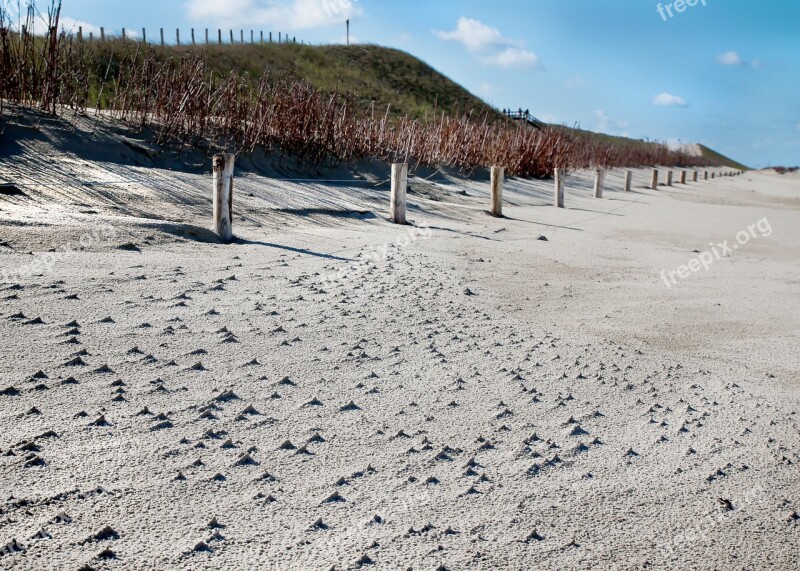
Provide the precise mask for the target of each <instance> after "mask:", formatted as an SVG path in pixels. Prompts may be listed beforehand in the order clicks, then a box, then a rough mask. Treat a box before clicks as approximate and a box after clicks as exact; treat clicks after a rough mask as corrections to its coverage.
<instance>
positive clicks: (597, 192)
mask: <svg viewBox="0 0 800 571" xmlns="http://www.w3.org/2000/svg"><path fill="white" fill-rule="evenodd" d="M605 179H606V171H605V169H596V170H595V173H594V197H595V198H603V185H604V183H605Z"/></svg>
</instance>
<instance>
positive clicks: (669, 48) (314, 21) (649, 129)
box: [0, 0, 800, 167]
mask: <svg viewBox="0 0 800 571" xmlns="http://www.w3.org/2000/svg"><path fill="white" fill-rule="evenodd" d="M0 1H2V0H0ZM685 1H686V2H687V3H694V4H696V5H694V6H689V5H687V4H681V1H680V0H677V1H676V0H672V1H663V0H662V2H661V3H660V4H659V2H657V1H652V0H528V1H521V0H519V1H518V0H496V1H494V2H487V1H486V0H457V1H456V0H434V1H423V0H406V1H403V2H386V1H379V0H226V1H220V0H138V1H136V2H116V1H114V2H109V1H108V0H64V11H63V13H64V16H66V17H67V18H68V20H67V21H68V22H71V21H80V22H84V23H85V25H86V26H87V28H88V26H89V25H92V26H104V27H105V28H106V29H107V30H108V29H112V30H119V29H120V28H122V27H126V28H128V29H129V30H131V29H133V30H140V29H141V28H142V27H146V28H147V29H148V35H150V37H156V33H157V30H158V28H159V27H164V28H166V29H168V30H170V32H169V33H170V34H171V36H173V37H174V30H175V28H177V27H180V28H181V29H182V37H184V38H186V37H188V33H189V28H191V27H195V28H198V29H204V28H206V27H209V28H212V29H216V28H218V27H224V28H235V29H237V30H238V29H239V28H244V29H245V30H248V31H249V30H250V29H255V30H256V31H257V32H256V34H258V31H259V30H264V31H265V32H268V31H273V32H276V33H277V32H278V31H284V32H286V31H288V32H290V33H291V34H292V35H294V36H297V38H298V40H300V39H302V40H305V41H310V42H313V43H328V42H338V41H342V39H343V38H344V36H345V27H344V20H345V19H346V18H347V17H350V18H351V20H352V32H351V34H352V36H353V37H354V38H355V39H356V40H357V41H360V42H364V43H376V44H381V45H386V46H391V47H396V48H399V49H403V50H406V51H408V52H410V53H412V54H414V55H416V56H418V57H420V58H422V59H424V60H425V61H427V62H428V63H429V64H431V65H432V66H433V67H435V68H436V69H438V70H439V71H441V72H443V73H445V74H446V75H448V76H449V77H451V78H452V79H454V80H455V81H457V82H459V83H460V84H462V85H464V86H465V87H466V88H468V89H469V90H470V91H472V92H473V93H475V94H477V95H479V96H480V97H482V98H484V99H486V100H487V101H489V102H491V103H493V104H494V105H496V106H497V107H500V108H502V107H511V108H519V107H522V108H523V109H525V108H529V109H530V110H531V112H532V113H534V114H535V115H536V116H538V117H540V118H541V119H543V120H546V121H550V122H558V123H566V124H569V125H573V124H575V123H578V124H580V126H582V127H583V128H587V129H592V130H598V131H603V132H608V133H612V134H618V135H628V136H631V137H637V138H649V139H657V140H667V141H670V142H677V141H681V142H701V143H704V144H707V145H708V146H710V147H712V148H714V149H716V150H718V151H720V152H722V153H724V154H727V155H729V156H731V157H733V158H735V159H737V160H740V161H742V162H744V163H746V164H748V165H749V166H755V167H760V166H765V165H768V164H773V165H776V164H786V165H789V164H791V165H796V164H800V2H797V0H769V1H762V2H753V1H752V0H685ZM659 6H661V12H659V10H658V7H659ZM668 6H669V10H668V9H667V7H668ZM681 9H682V10H681ZM670 13H671V14H672V16H671V17H670ZM661 14H663V16H662V15H661ZM246 35H249V32H246ZM237 37H238V33H237Z"/></svg>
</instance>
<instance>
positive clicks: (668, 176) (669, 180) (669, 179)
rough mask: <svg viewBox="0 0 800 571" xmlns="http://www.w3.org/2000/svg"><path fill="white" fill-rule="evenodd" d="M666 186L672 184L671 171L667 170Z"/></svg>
mask: <svg viewBox="0 0 800 571" xmlns="http://www.w3.org/2000/svg"><path fill="white" fill-rule="evenodd" d="M667 186H672V171H667Z"/></svg>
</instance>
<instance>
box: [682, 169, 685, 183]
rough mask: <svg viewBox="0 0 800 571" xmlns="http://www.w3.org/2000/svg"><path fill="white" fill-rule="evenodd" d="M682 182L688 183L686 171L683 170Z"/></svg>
mask: <svg viewBox="0 0 800 571" xmlns="http://www.w3.org/2000/svg"><path fill="white" fill-rule="evenodd" d="M681 184H686V171H681Z"/></svg>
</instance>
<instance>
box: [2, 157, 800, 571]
mask: <svg viewBox="0 0 800 571" xmlns="http://www.w3.org/2000/svg"><path fill="white" fill-rule="evenodd" d="M37 144H38V143H37ZM31 145H33V144H31ZM42 145H44V146H43V147H38V149H39V150H41V149H42V148H46V149H49V150H48V152H49V153H54V152H55V151H53V149H52V148H48V147H46V145H45V143H42ZM34 146H35V145H34ZM49 156H51V157H53V158H52V160H54V161H56V163H54V164H58V165H59V166H60V167H62V168H63V167H65V165H66V164H67V163H66V162H65V161H67V160H74V161H76V164H77V165H78V167H76V168H79V169H80V170H79V171H78V172H79V176H80V177H85V176H89V177H90V178H91V179H92V180H99V177H103V176H111V175H110V174H109V173H112V172H113V173H114V175H113V176H118V175H119V176H123V177H129V176H130V173H131V172H134V171H136V169H135V168H134V167H131V166H128V165H123V164H115V165H114V164H110V163H104V162H84V160H83V159H79V158H76V157H75V156H72V158H70V155H66V154H65V155H62V156H59V155H55V156H54V155H52V154H50V155H49ZM34 157H35V155H34V154H32V152H31V149H28V151H26V152H25V153H24V154H16V155H14V158H13V160H12V159H11V158H9V154H8V153H6V154H5V155H3V154H1V153H0V159H2V160H0V179H2V178H3V176H2V175H4V174H5V175H6V176H8V175H9V174H12V175H13V174H14V173H15V172H16V173H18V172H19V171H18V170H15V169H19V168H21V167H20V162H21V159H22V158H24V159H25V160H28V161H29V163H25V167H26V168H29V169H30V170H29V171H28V172H30V173H32V174H31V176H32V177H34V178H35V176H36V175H37V174H38V175H39V176H42V173H43V172H46V169H42V170H37V169H38V168H39V167H37V163H36V160H38V159H35V158H34ZM22 162H24V161H22ZM197 168H198V169H202V168H204V167H203V166H202V165H201V166H200V167H197ZM87 170H88V174H87ZM140 172H143V173H146V175H147V176H150V177H156V178H158V179H159V180H160V182H158V183H157V184H156V183H152V182H151V183H143V184H138V185H116V186H112V187H79V186H75V185H73V186H70V185H67V184H64V183H63V182H58V184H56V185H55V186H52V187H45V186H33V187H25V191H26V192H27V193H28V194H29V197H27V198H19V197H0V242H7V243H8V246H10V247H3V246H0V268H2V269H3V270H10V269H16V268H20V267H23V266H25V265H29V264H30V262H31V260H32V258H36V257H37V256H41V255H42V254H44V253H46V252H47V250H49V249H51V248H56V249H58V248H60V247H61V246H63V245H64V244H65V243H66V242H68V241H71V242H72V243H73V244H77V243H78V240H79V238H80V237H81V236H85V235H86V234H87V233H89V235H91V233H92V232H93V231H97V229H98V228H102V227H103V226H102V224H110V225H111V228H112V229H113V230H108V229H106V231H105V234H103V233H101V234H99V235H98V238H99V239H96V240H95V239H90V240H88V241H86V245H87V246H88V248H87V249H86V250H85V251H80V250H76V251H73V252H71V253H59V254H57V255H56V256H55V258H54V259H52V260H50V261H51V262H52V271H49V270H47V268H45V271H43V272H42V271H40V272H39V273H40V274H42V275H32V276H22V277H19V279H16V280H14V283H15V284H18V285H14V286H9V285H2V286H0V338H1V339H2V344H3V351H2V353H1V354H0V391H2V390H3V389H6V387H14V388H15V389H16V391H7V393H8V394H3V395H0V499H2V504H0V546H2V545H6V544H7V543H9V542H12V541H14V540H16V542H18V545H19V546H21V547H23V548H24V551H18V550H17V549H9V550H8V551H9V553H8V554H7V555H4V556H0V568H1V569H78V568H80V567H81V566H83V565H85V564H88V565H89V566H91V568H94V569H156V568H158V569H222V568H238V569H331V568H334V567H335V568H336V569H350V568H356V567H359V566H362V567H363V566H367V568H369V564H370V562H371V563H372V568H375V569H406V568H413V569H415V570H416V569H422V570H433V569H437V568H438V569H450V570H456V569H644V568H652V569H768V568H769V569H782V570H784V569H797V568H799V565H798V553H800V551H798V548H800V523H799V522H798V511H800V470H799V469H798V462H800V431H799V430H798V418H797V410H798V404H799V403H800V390H798V387H800V356H799V355H800V351H799V349H800V342H799V341H800V287H798V285H799V284H800V266H799V265H798V260H800V178H798V177H796V176H792V175H786V176H779V175H776V174H772V173H750V174H746V175H744V176H740V177H736V178H723V179H717V180H715V181H713V182H711V181H709V182H707V183H705V182H700V183H697V184H691V185H688V186H681V185H676V187H674V188H672V189H666V188H664V189H662V190H659V191H651V190H647V189H645V188H644V186H645V185H646V183H647V181H648V179H649V173H648V172H645V171H637V172H636V174H635V178H634V191H633V192H631V193H628V194H625V193H622V192H619V191H617V190H616V189H618V188H620V186H621V180H622V177H621V173H619V172H614V173H611V174H610V175H609V177H608V183H607V184H608V189H607V191H606V198H604V199H603V200H594V199H592V198H591V197H590V195H591V188H590V186H591V181H590V179H589V177H588V175H586V174H580V173H579V174H576V175H575V176H573V177H572V178H571V179H570V180H569V182H568V187H567V199H566V201H567V209H564V210H558V209H555V208H553V207H552V206H550V202H551V194H552V193H551V186H552V183H551V182H549V181H534V182H531V181H509V182H508V184H507V187H506V208H505V212H506V214H507V216H508V218H507V219H495V218H492V217H489V216H488V215H487V214H486V213H485V212H484V209H485V207H486V205H487V203H488V198H487V194H486V191H487V188H488V184H487V183H486V181H485V180H483V181H469V180H463V179H458V178H454V177H442V176H440V177H436V178H434V179H432V180H436V181H437V182H436V184H435V185H434V184H432V182H424V181H422V180H420V179H412V181H411V185H412V191H413V192H412V194H411V195H410V196H409V203H410V205H411V211H410V213H409V218H410V219H411V220H412V221H413V222H414V223H416V224H417V227H416V228H414V227H408V228H400V227H397V226H393V225H391V224H389V223H388V222H386V220H385V211H384V209H383V207H384V205H388V192H387V185H383V186H379V187H377V188H372V189H370V188H369V187H368V186H367V185H365V184H360V183H359V184H357V185H355V186H341V185H324V184H319V185H314V186H313V187H309V186H308V185H305V184H300V183H278V182H275V181H273V180H270V179H268V178H264V177H258V176H256V175H254V174H248V175H244V176H242V177H241V178H240V180H237V185H236V191H237V195H236V200H235V209H236V211H237V213H239V214H241V215H242V216H244V217H245V220H240V218H239V217H238V216H237V218H236V221H235V226H234V230H235V232H236V234H237V235H238V236H239V237H241V238H243V239H244V241H242V242H239V243H236V244H232V245H219V244H214V243H207V242H203V241H200V240H197V239H194V238H197V237H198V236H199V237H201V238H209V236H208V234H206V233H203V232H202V231H201V230H199V229H198V230H192V231H187V230H186V227H185V226H182V225H181V224H180V222H185V223H188V224H193V225H195V226H197V227H201V226H203V225H207V224H208V222H209V220H208V218H209V217H210V214H209V213H210V205H209V200H210V186H211V185H210V176H209V175H200V174H197V175H178V174H175V173H174V172H170V171H169V170H166V169H161V170H159V169H154V168H151V167H148V168H144V167H142V168H141V170H140ZM341 174H342V173H341V172H340V173H339V175H341ZM378 178H380V176H379V173H378V174H377V175H376V180H377V179H378ZM17 180H18V179H17ZM58 180H59V181H61V180H62V179H58ZM464 190H466V196H464V195H462V194H461V192H462V191H464ZM250 193H252V194H253V196H252V197H251V196H248V194H250ZM276 208H285V209H302V208H311V209H319V210H318V211H317V212H316V213H315V212H314V211H304V212H299V213H292V212H276V211H275V209H276ZM350 209H357V210H364V211H367V212H372V213H374V216H371V215H369V214H366V215H353V216H350V217H347V216H343V215H337V216H332V215H330V214H329V212H337V211H339V212H344V211H347V210H350ZM81 211H93V212H95V213H94V214H81V213H80V212H81ZM155 216H162V217H163V218H167V219H170V220H173V221H176V224H175V225H174V226H170V225H168V224H165V223H164V221H163V220H155V219H154V217H155ZM765 217H766V219H767V220H768V222H769V225H770V228H771V230H772V232H771V234H770V235H769V236H768V237H765V236H761V235H759V236H758V237H757V238H752V239H751V240H750V241H749V242H748V243H747V244H746V245H743V246H741V247H740V248H739V249H737V250H736V251H735V252H733V253H732V254H731V255H730V256H727V257H724V258H722V259H719V260H716V261H714V263H713V264H712V265H711V266H710V268H709V269H708V271H705V270H702V271H700V272H696V273H692V275H691V276H690V277H689V278H688V279H685V280H682V281H680V282H679V283H678V284H677V285H674V286H672V287H671V288H669V289H668V288H667V286H666V285H665V283H664V282H663V281H662V279H661V277H660V275H659V272H660V271H661V270H662V269H664V270H667V271H670V270H675V269H676V268H678V266H680V265H682V264H687V263H688V262H689V260H691V259H692V258H694V257H696V256H698V254H697V253H693V250H699V251H701V252H703V251H706V250H708V249H709V248H710V246H709V242H714V243H717V242H721V241H723V240H726V239H727V240H729V241H730V242H731V243H733V242H734V241H735V237H736V234H737V232H739V231H740V230H743V229H746V228H747V227H748V225H751V224H755V223H756V222H757V221H759V220H761V219H764V218H765ZM165 229H166V230H168V231H169V232H164V231H163V230H165ZM176 234H177V235H178V236H177V237H176ZM540 235H544V236H546V238H547V241H543V240H537V238H538V237H539V236H540ZM403 236H406V237H409V236H413V238H414V239H413V240H411V239H409V244H408V245H407V246H405V247H400V246H399V245H398V243H402V242H403V240H402V237H403ZM186 238H190V239H186ZM398 241H400V242H398ZM128 243H132V244H134V245H135V246H136V247H138V248H139V249H140V250H141V251H139V252H137V251H128V250H120V249H118V246H120V245H122V244H128ZM387 244H388V245H390V246H388V247H387V248H384V246H385V245H387ZM29 251H33V253H34V256H31V255H29V254H28V253H27V252H29ZM368 257H371V260H369V261H368V260H366V258H368ZM234 276H235V278H234ZM331 276H332V277H333V279H332V280H331V279H326V278H327V277H331ZM75 295H77V299H75V298H73V297H71V296H75ZM20 313H21V314H23V315H24V317H19V318H16V317H14V316H15V315H18V314H20ZM35 318H40V319H41V321H43V323H40V324H39V323H38V321H36V320H35ZM107 318H111V319H107ZM73 321H76V322H77V323H78V325H74V324H71V323H72V322H73ZM198 364H202V367H200V366H196V365H198ZM197 369H199V370H197ZM39 372H41V373H40V374H38V375H37V373H39ZM69 378H74V384H73V381H69V382H67V379H69ZM350 403H353V404H354V405H355V406H354V407H348V406H347V405H349V404H350ZM250 407H252V408H250ZM145 408H146V409H147V410H148V411H149V413H146V414H139V413H140V412H141V411H142V410H143V409H145ZM33 409H35V410H33ZM351 409H352V410H351ZM101 417H102V418H103V419H104V420H105V421H106V423H105V424H103V423H100V424H101V425H100V426H97V425H95V423H96V421H97V420H98V419H99V418H101ZM49 431H54V433H55V434H52V433H49ZM48 433H49V435H48ZM287 442H291V447H290V446H288V445H287V446H286V447H285V448H288V449H282V445H283V444H284V443H287ZM39 459H40V460H41V461H43V463H41V465H36V464H40V462H38V460H39ZM242 459H244V461H243V462H239V461H240V460H242ZM26 464H27V465H26ZM179 474H181V475H182V476H183V479H180V480H176V477H177V476H178V475H179ZM217 475H219V476H220V478H219V479H218V480H215V476H217ZM336 494H338V495H336ZM326 499H332V500H339V501H327V502H326ZM59 514H62V515H63V514H66V515H67V516H68V519H67V518H64V517H59ZM212 520H213V521H212ZM211 523H218V524H219V526H216V525H210V524H211ZM315 523H318V525H315ZM107 527H109V528H110V529H105V528H107ZM40 532H42V533H40ZM37 533H39V534H40V535H39V536H38V537H37V538H34V536H35V535H36V534H37ZM95 536H99V539H98V538H97V537H95ZM101 554H103V556H105V557H108V558H107V559H103V558H102V557H98V556H100V555H101Z"/></svg>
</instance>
